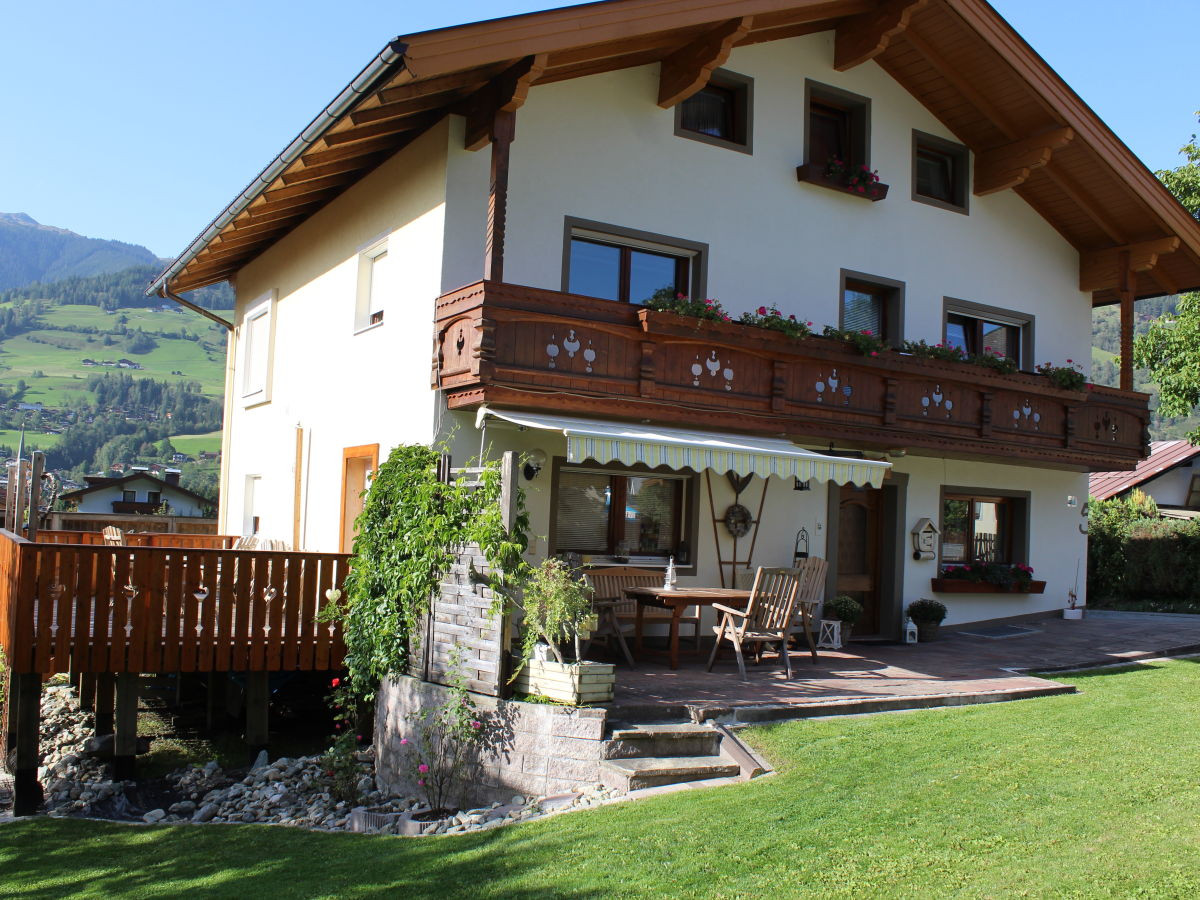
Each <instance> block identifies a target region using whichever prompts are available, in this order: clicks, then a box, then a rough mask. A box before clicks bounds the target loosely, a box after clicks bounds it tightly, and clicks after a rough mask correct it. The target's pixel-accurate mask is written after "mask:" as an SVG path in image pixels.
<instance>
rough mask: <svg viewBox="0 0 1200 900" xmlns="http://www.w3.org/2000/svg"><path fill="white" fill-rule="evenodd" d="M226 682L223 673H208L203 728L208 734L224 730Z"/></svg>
mask: <svg viewBox="0 0 1200 900" xmlns="http://www.w3.org/2000/svg"><path fill="white" fill-rule="evenodd" d="M226 681H227V679H226V675H225V673H224V672H209V673H208V687H207V688H206V689H205V694H204V727H205V729H206V730H208V731H210V732H217V731H224V730H225V718H226V717H225V692H226V691H227V690H228V687H227V686H226Z"/></svg>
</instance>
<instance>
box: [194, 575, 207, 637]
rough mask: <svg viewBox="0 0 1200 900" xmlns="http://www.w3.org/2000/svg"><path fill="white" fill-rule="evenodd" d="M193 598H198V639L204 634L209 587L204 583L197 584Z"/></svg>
mask: <svg viewBox="0 0 1200 900" xmlns="http://www.w3.org/2000/svg"><path fill="white" fill-rule="evenodd" d="M201 577H203V576H201ZM192 596H193V597H195V598H196V637H200V635H202V634H203V633H204V601H205V600H207V599H208V586H207V585H205V584H204V583H203V582H201V583H200V584H197V585H196V589H195V590H194V591H192Z"/></svg>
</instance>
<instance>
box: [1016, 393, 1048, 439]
mask: <svg viewBox="0 0 1200 900" xmlns="http://www.w3.org/2000/svg"><path fill="white" fill-rule="evenodd" d="M1012 417H1013V428H1020V427H1021V426H1022V425H1024V426H1026V427H1032V428H1033V430H1034V431H1041V422H1042V414H1041V413H1040V412H1038V411H1037V408H1036V407H1035V406H1034V405H1033V404H1032V403H1030V402H1029V398H1026V399H1025V400H1024V402H1022V403H1021V405H1020V406H1019V407H1017V408H1016V409H1014V410H1013V411H1012Z"/></svg>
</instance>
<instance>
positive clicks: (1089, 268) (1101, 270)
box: [1079, 235, 1180, 292]
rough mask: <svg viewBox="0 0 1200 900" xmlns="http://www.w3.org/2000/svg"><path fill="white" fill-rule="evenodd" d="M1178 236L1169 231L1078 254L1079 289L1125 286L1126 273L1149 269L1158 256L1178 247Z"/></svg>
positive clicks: (1109, 288)
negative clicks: (1169, 233) (1152, 236)
mask: <svg viewBox="0 0 1200 900" xmlns="http://www.w3.org/2000/svg"><path fill="white" fill-rule="evenodd" d="M1179 244H1180V240H1179V238H1178V237H1176V236H1174V235H1172V236H1170V237H1165V238H1158V239H1157V240H1152V241H1141V242H1139V243H1136V244H1125V245H1124V246H1119V247H1108V248H1106V249H1104V250H1093V251H1091V252H1088V253H1081V254H1080V255H1079V289H1080V290H1081V291H1089V292H1095V291H1104V290H1125V289H1127V288H1128V286H1127V284H1126V281H1127V278H1126V273H1131V274H1137V273H1140V272H1149V271H1151V270H1152V269H1153V268H1154V267H1155V266H1156V265H1158V258H1159V257H1160V256H1164V255H1166V254H1168V253H1174V252H1175V251H1176V250H1178V249H1179Z"/></svg>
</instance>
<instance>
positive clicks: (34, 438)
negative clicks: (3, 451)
mask: <svg viewBox="0 0 1200 900" xmlns="http://www.w3.org/2000/svg"><path fill="white" fill-rule="evenodd" d="M60 440H62V435H60V434H42V433H41V432H40V431H29V430H26V431H25V449H26V450H49V449H50V448H51V447H53V446H55V445H56V444H57V443H58V442H59V441H60ZM20 443H21V430H20V429H19V428H0V445H7V446H9V447H12V448H13V450H16V449H17V445H18V444H20Z"/></svg>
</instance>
